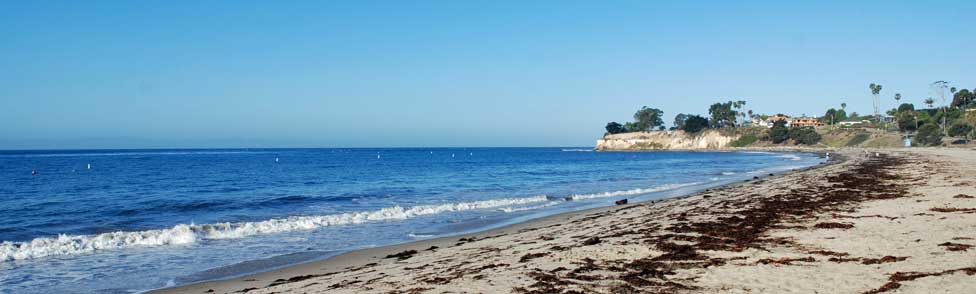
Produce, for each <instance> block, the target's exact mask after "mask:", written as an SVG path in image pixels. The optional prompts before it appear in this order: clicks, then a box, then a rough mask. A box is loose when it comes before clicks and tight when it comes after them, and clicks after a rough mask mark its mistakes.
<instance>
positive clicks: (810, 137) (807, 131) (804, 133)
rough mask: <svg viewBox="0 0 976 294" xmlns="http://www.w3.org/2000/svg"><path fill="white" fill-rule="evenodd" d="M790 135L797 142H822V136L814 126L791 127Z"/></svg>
mask: <svg viewBox="0 0 976 294" xmlns="http://www.w3.org/2000/svg"><path fill="white" fill-rule="evenodd" d="M789 137H790V139H792V140H793V142H796V144H803V145H814V144H817V143H819V142H820V139H822V137H821V136H820V134H817V131H816V130H814V129H813V128H810V127H806V128H791V129H790V131H789Z"/></svg>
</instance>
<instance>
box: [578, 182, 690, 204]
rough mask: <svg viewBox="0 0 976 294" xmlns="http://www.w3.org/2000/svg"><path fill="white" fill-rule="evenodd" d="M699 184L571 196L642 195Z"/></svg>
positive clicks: (669, 185) (581, 198)
mask: <svg viewBox="0 0 976 294" xmlns="http://www.w3.org/2000/svg"><path fill="white" fill-rule="evenodd" d="M698 184H701V182H694V183H683V184H667V185H661V186H657V187H653V188H637V189H630V190H623V191H614V192H603V193H593V194H576V195H572V196H569V198H570V199H572V200H583V199H593V198H606V197H617V196H631V195H640V194H647V193H654V192H661V191H667V190H673V189H678V188H684V187H689V186H694V185H698Z"/></svg>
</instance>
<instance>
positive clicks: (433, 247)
mask: <svg viewBox="0 0 976 294" xmlns="http://www.w3.org/2000/svg"><path fill="white" fill-rule="evenodd" d="M438 248H440V247H437V246H430V248H427V251H434V250H437V249H438Z"/></svg>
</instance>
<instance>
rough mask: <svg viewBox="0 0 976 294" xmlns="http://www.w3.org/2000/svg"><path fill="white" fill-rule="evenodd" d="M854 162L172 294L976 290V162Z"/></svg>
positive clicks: (928, 153)
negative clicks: (683, 196)
mask: <svg viewBox="0 0 976 294" xmlns="http://www.w3.org/2000/svg"><path fill="white" fill-rule="evenodd" d="M875 152H880V156H875ZM840 153H841V154H842V155H843V157H844V158H845V159H844V160H840V161H839V162H837V163H835V164H831V165H827V166H822V167H819V168H816V169H811V170H807V171H800V172H794V173H789V174H786V175H783V176H777V177H770V178H764V179H758V180H752V181H748V182H744V183H740V184H734V185H729V186H725V187H722V188H719V189H712V190H710V191H705V192H702V193H699V194H696V195H693V196H690V197H686V198H681V199H672V200H666V201H658V202H645V203H637V204H630V205H621V206H615V207H606V208H600V209H593V210H587V211H582V212H575V213H567V214H561V215H556V216H552V217H547V218H543V219H539V220H535V221H530V222H526V223H522V224H517V225H513V226H509V227H505V228H501V229H496V230H491V231H487V232H482V233H477V234H471V235H466V236H461V237H449V238H440V239H434V240H427V241H420V242H414V243H409V244H403V245H396V246H389V247H382V248H374V249H367V250H361V251H355V252H351V253H347V254H343V255H340V256H337V257H334V258H331V259H328V260H324V261H320V262H313V263H307V264H302V265H297V266H294V267H288V268H284V269H280V270H276V271H271V272H267V273H261V274H256V275H251V276H246V277H242V278H236V279H230V280H225V281H215V282H205V283H199V284H192V285H187V286H182V287H177V288H170V289H164V290H160V291H158V292H159V293H235V292H236V293H242V292H246V293H391V292H392V293H634V292H649V293H880V292H886V293H887V292H891V293H976V247H974V245H976V197H974V196H976V151H972V150H965V149H912V150H910V151H909V150H905V151H892V150H887V151H866V150H854V149H852V150H843V151H840Z"/></svg>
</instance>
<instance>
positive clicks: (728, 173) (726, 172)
mask: <svg viewBox="0 0 976 294" xmlns="http://www.w3.org/2000/svg"><path fill="white" fill-rule="evenodd" d="M734 174H735V172H730V171H724V172H722V175H723V176H731V175H734Z"/></svg>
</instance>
